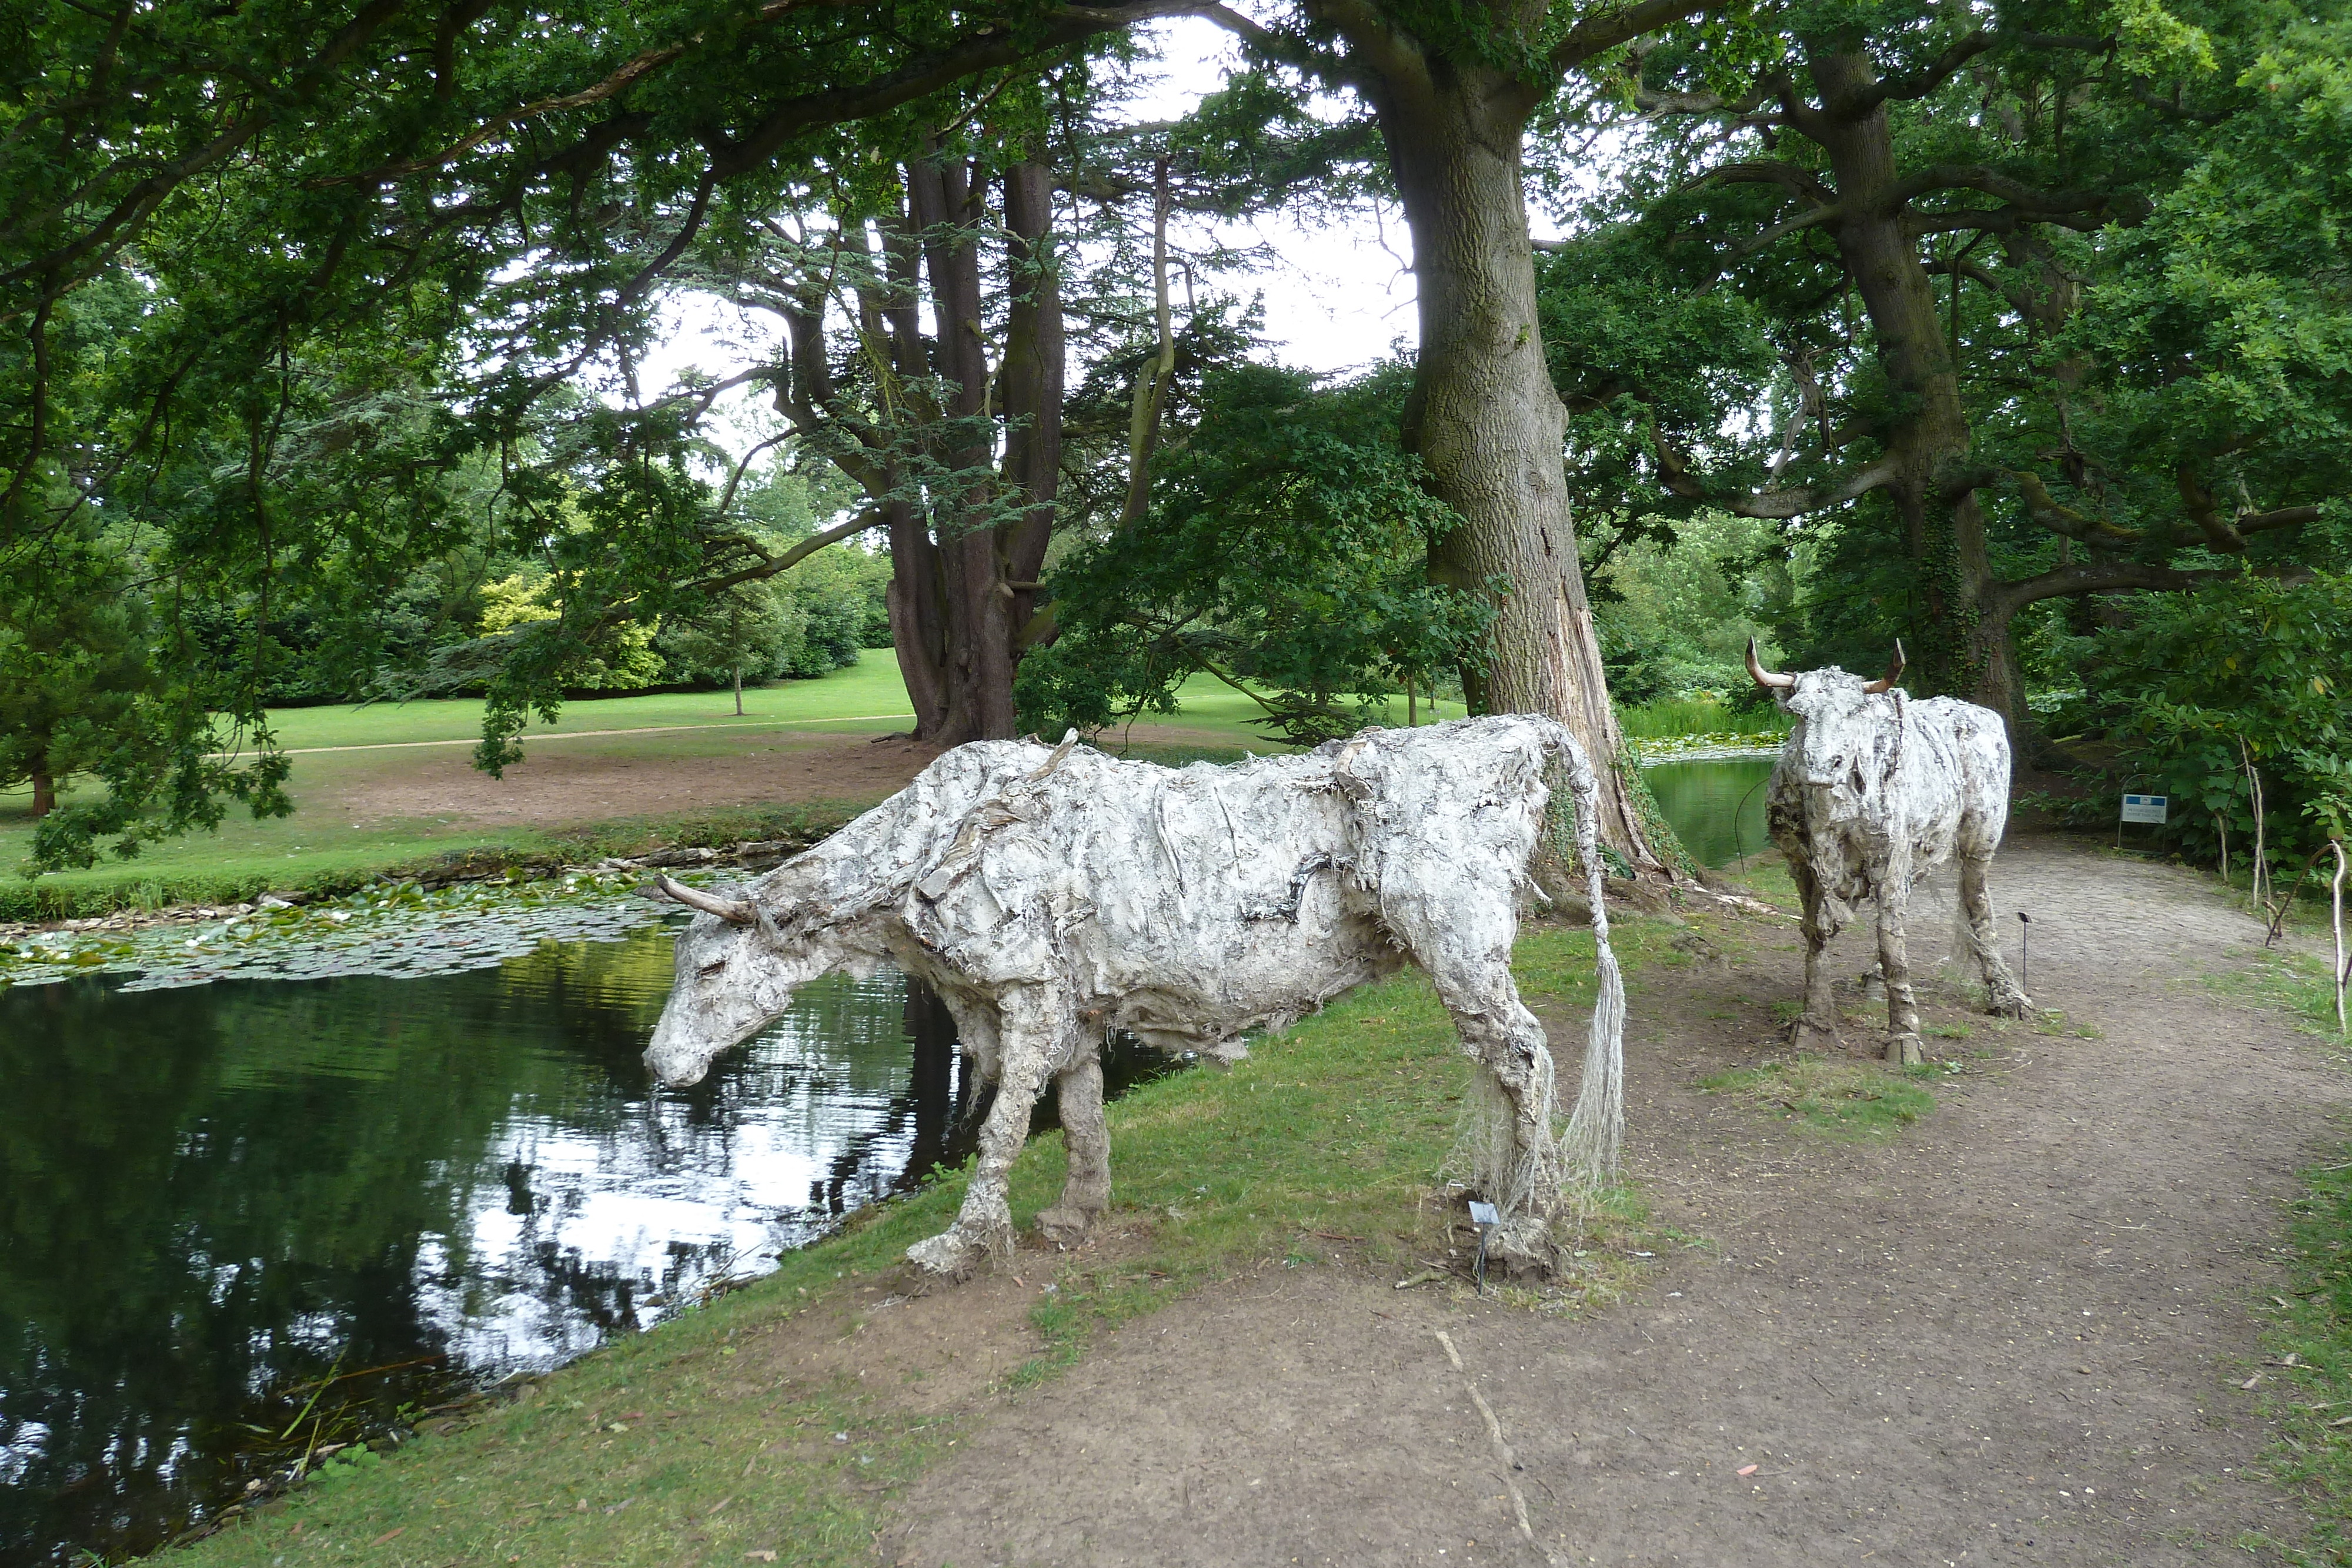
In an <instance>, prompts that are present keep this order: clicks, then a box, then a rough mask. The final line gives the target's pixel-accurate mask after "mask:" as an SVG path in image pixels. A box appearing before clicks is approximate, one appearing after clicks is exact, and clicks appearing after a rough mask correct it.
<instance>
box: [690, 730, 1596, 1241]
mask: <svg viewBox="0 0 2352 1568" xmlns="http://www.w3.org/2000/svg"><path fill="white" fill-rule="evenodd" d="M1554 778H1557V779H1561V780H1563V781H1564V782H1565V783H1566V785H1567V787H1568V790H1569V794H1570V798H1571V800H1572V802H1573V804H1574V808H1575V819H1576V833H1577V841H1578V848H1579V851H1580V861H1581V863H1582V865H1583V867H1584V869H1585V872H1586V874H1587V881H1588V884H1589V888H1590V894H1591V901H1592V908H1593V922H1594V931H1595V936H1596V937H1597V938H1598V946H1599V964H1600V977H1601V1001H1600V1005H1599V1006H1598V1007H1597V1008H1596V1009H1595V1012H1594V1018H1593V1027H1592V1031H1591V1039H1590V1041H1589V1043H1588V1047H1587V1051H1586V1065H1585V1077H1584V1084H1583V1088H1582V1091H1581V1092H1580V1095H1579V1098H1578V1103H1577V1109H1576V1114H1575V1117H1574V1118H1573V1119H1572V1120H1571V1122H1570V1127H1569V1133H1568V1138H1567V1143H1566V1149H1567V1152H1568V1161H1569V1164H1570V1165H1572V1166H1574V1167H1575V1170H1574V1172H1573V1174H1574V1175H1575V1176H1577V1177H1579V1178H1580V1179H1582V1180H1584V1181H1587V1182H1598V1181H1599V1180H1601V1179H1602V1178H1603V1177H1604V1176H1605V1175H1606V1174H1607V1172H1608V1171H1609V1170H1610V1169H1611V1168H1612V1166H1613V1165H1614V1163H1615V1160H1616V1155H1617V1145H1618V1140H1619V1135H1620V1124H1621V1122H1622V1115H1623V1089H1622V1043H1621V1039H1622V1021H1623V1017H1624V988H1623V984H1622V980H1621V979H1620V977H1619V975H1618V969H1617V963H1616V958H1615V956H1614V955H1613V954H1612V952H1611V950H1610V946H1609V938H1608V916H1607V914H1606V912H1605V910H1604V908H1603V905H1602V904H1601V869H1600V859H1599V854H1598V852H1597V849H1596V846H1595V843H1594V832H1595V829H1594V822H1595V821H1596V811H1595V803H1596V799H1597V797H1596V789H1595V780H1594V777H1593V773H1592V768H1591V763H1590V762H1589V761H1588V760H1587V759H1586V758H1585V757H1584V754H1583V752H1582V751H1581V749H1580V748H1579V747H1578V746H1577V743H1576V741H1575V738H1574V737H1572V736H1570V734H1569V732H1568V731H1567V730H1566V729H1564V728H1562V727H1560V726H1559V725H1558V724H1556V723H1554V722H1552V721H1551V720H1549V719H1546V718H1541V717H1535V716H1524V715H1509V716H1495V717H1487V718H1475V719H1460V720H1455V721H1454V722H1452V723H1448V724H1441V725H1431V726H1428V727H1422V728H1414V729H1403V730H1378V729H1374V730H1366V731H1365V732H1363V733H1362V734H1360V735H1358V736H1356V737H1353V738H1351V739H1349V740H1345V741H1333V742H1330V743H1328V744H1327V745H1325V746H1322V747H1318V748H1317V749H1316V750H1315V751H1314V752H1312V753H1309V754H1307V755H1302V756H1291V757H1269V758H1254V759H1252V760H1250V761H1248V762H1244V763H1240V764H1237V765H1234V766H1233V767H1228V768H1216V767H1212V766H1210V765H1208V764H1206V763H1195V764H1194V765H1193V766H1192V767H1190V768H1183V769H1181V771H1180V770H1173V769H1170V768H1159V767H1155V766H1153V765H1151V764H1150V763H1142V762H1127V761H1121V760H1119V759H1118V758H1111V757H1107V756H1104V755H1103V754H1102V753H1100V752H1097V751H1095V750H1093V749H1091V748H1090V747H1082V746H1079V745H1077V744H1076V737H1070V738H1068V739H1066V740H1065V741H1064V742H1063V743H1062V745H1061V746H1060V747H1055V748H1053V749H1052V750H1050V751H1049V750H1048V749H1047V748H1046V747H1044V746H1041V745H1038V744H1036V743H1034V742H1027V741H981V742H976V743H974V744H972V745H970V746H963V747H957V748H956V749H955V750H953V751H950V752H949V753H947V754H946V755H945V756H943V757H941V758H940V759H939V760H938V761H936V762H934V763H932V764H931V766H930V767H929V768H925V769H924V770H923V772H922V774H921V776H920V777H919V778H918V779H916V780H915V781H914V782H913V783H912V784H910V785H908V787H907V788H906V789H903V790H901V791H900V792H899V793H898V794H897V795H894V796H892V797H891V798H890V799H889V800H886V801H884V802H883V803H882V804H881V805H880V806H877V807H876V808H875V809H874V810H871V811H868V812H867V813H866V815H864V816H862V817H860V818H858V819H857V820H856V821H854V822H852V823H850V824H849V825H848V826H847V827H845V828H844V829H842V830H841V831H839V832H838V833H835V835H834V836H833V837H832V838H830V839H827V840H826V841H824V843H822V844H819V845H818V846H816V847H815V848H814V849H813V850H810V851H809V852H807V853H805V854H803V855H800V856H798V857H796V858H795V859H793V860H791V861H789V862H785V863H784V864H783V865H781V866H779V867H777V868H776V869H775V870H774V871H772V872H771V873H768V874H767V875H765V876H763V877H761V878H760V879H759V880H758V881H757V882H754V883H751V886H750V887H749V888H748V889H746V890H744V892H743V894H741V895H740V897H737V898H733V899H722V898H719V897H715V896H710V895H699V896H695V897H694V902H696V903H697V904H699V905H700V906H701V907H702V908H704V909H705V910H706V911H709V912H710V913H706V914H704V915H700V916H699V917H698V918H697V919H696V920H695V921H694V923H693V925H690V926H689V927H688V929H687V930H686V931H685V932H684V933H682V934H681V935H680V936H679V938H678V946H677V985H676V988H674V989H673V990H672V992H671V994H670V998H669V1001H668V1002H667V1005H666V1006H665V1007H664V1009H663V1010H662V1017H661V1021H660V1023H659V1024H658V1025H656V1028H655V1030H654V1038H653V1041H652V1043H651V1044H650V1045H649V1046H648V1047H647V1049H646V1062H647V1064H648V1065H649V1066H651V1067H652V1069H653V1070H654V1071H655V1073H656V1075H657V1076H658V1077H659V1078H661V1079H662V1081H663V1082H668V1083H691V1082H695V1081H696V1080H698V1079H699V1078H700V1077H701V1076H702V1074H703V1072H704V1071H706V1070H707V1068H708V1066H709V1060H710V1058H711V1057H712V1056H713V1055H715V1054H716V1053H717V1052H719V1051H722V1050H725V1049H726V1048H728V1047H729V1046H731V1045H734V1044H736V1043H738V1042H739V1041H740V1040H744V1039H747V1038H748V1037H750V1036H751V1034H753V1033H755V1032H757V1031H758V1030H759V1029H760V1028H761V1027H762V1026H763V1025H764V1024H765V1023H766V1022H767V1021H768V1020H770V1019H772V1018H774V1017H775V1016H776V1015H777V1014H778V1013H780V1012H781V1011H782V1009H783V1008H784V1006H785V1004H786V1003H787V1002H788V1001H789V1000H790V998H791V995H792V992H793V989H794V988H796V987H799V986H802V985H804V984H806V983H807V982H808V981H810V980H813V979H814V978H816V977H818V976H820V975H823V974H825V973H828V972H830V971H832V970H835V969H840V968H849V969H852V970H857V969H864V968H870V967H873V966H875V965H877V964H879V963H882V962H886V961H887V962H890V963H894V964H897V965H898V966H899V967H902V968H904V969H906V970H907V971H908V973H910V974H913V975H916V976H918V977H920V978H922V979H923V980H924V981H926V982H927V983H929V985H930V986H932V987H933V988H935V989H937V990H938V991H939V993H940V996H941V997H942V998H944V999H945V1000H946V1002H947V1004H948V1007H949V1008H950V1010H951V1011H952V1012H953V1013H954V1015H955V1019H956V1023H957V1027H958V1033H959V1035H960V1037H961V1050H963V1051H966V1052H967V1053H968V1054H970V1055H971V1056H972V1057H973V1058H974V1059H975V1061H976V1064H977V1065H978V1067H979V1069H980V1071H981V1072H982V1076H983V1077H986V1078H992V1079H994V1080H995V1081H996V1083H997V1098H996V1103H995V1106H994V1108H993V1109H992V1111H991V1113H990V1114H989V1117H988V1120H987V1122H986V1123H985V1124H983V1126H982V1132H981V1140H980V1142H981V1148H980V1157H979V1161H978V1164H977V1167H976V1169H975V1171H974V1174H973V1177H972V1181H971V1186H970V1188H969V1190H968V1193H967V1196H966V1197H965V1200H964V1205H963V1208H962V1211H961V1213H960V1214H959V1215H958V1217H957V1218H956V1222H955V1225H954V1227H953V1228H950V1230H949V1231H948V1232H947V1233H946V1234H944V1235H942V1236H938V1237H934V1238H932V1239H930V1240H929V1241H925V1242H922V1243H919V1245H917V1246H916V1247H914V1248H912V1249H910V1250H909V1256H910V1257H912V1258H913V1259H914V1260H916V1261H917V1262H918V1263H919V1264H922V1265H923V1266H924V1267H926V1268H929V1269H932V1270H940V1271H955V1270H961V1269H963V1268H965V1267H967V1266H969V1264H970V1263H971V1261H973V1260H975V1259H976V1258H977V1257H978V1256H979V1255H980V1254H981V1253H982V1252H983V1251H989V1250H1001V1249H1004V1248H1006V1247H1008V1246H1009V1245H1010V1244H1011V1241H1012V1218H1011V1214H1010V1211H1009V1209H1008V1208H1007V1207H1006V1203H1005V1196H1004V1189H1005V1176H1006V1172H1007V1171H1008V1170H1009V1168H1010V1167H1011V1165H1012V1162H1013V1156H1014V1155H1016V1154H1017V1153H1018V1152H1019V1150H1020V1147H1021V1145H1022V1142H1023V1140H1024V1138H1025V1137H1026V1135H1027V1132H1028V1124H1029V1113H1030V1110H1031V1107H1032V1106H1033V1105H1034V1103H1035V1101H1036V1098H1037V1096H1038V1095H1039V1094H1040V1093H1042V1092H1044V1090H1045V1082H1046V1080H1047V1079H1048V1077H1054V1078H1057V1079H1058V1080H1059V1082H1060V1085H1061V1110H1062V1121H1063V1126H1064V1130H1065V1134H1066V1139H1067V1142H1068V1145H1069V1150H1070V1175H1069V1181H1068V1185H1067V1186H1066V1187H1065V1189H1064V1191H1063V1194H1062V1199H1061V1201H1060V1202H1059V1203H1058V1204H1057V1205H1055V1207H1053V1208H1051V1209H1048V1210H1047V1211H1046V1212H1045V1214H1044V1215H1042V1216H1040V1221H1039V1222H1040V1224H1041V1226H1043V1227H1044V1228H1045V1229H1046V1231H1047V1232H1048V1233H1049V1234H1051V1235H1055V1236H1056V1237H1058V1238H1063V1239H1067V1238H1071V1237H1074V1236H1076V1235H1077V1234H1081V1233H1083V1232H1084V1230H1085V1229H1086V1228H1087V1226H1088V1225H1089V1224H1090V1223H1091V1221H1092V1219H1093V1218H1094V1217H1095V1216H1096V1215H1097V1214H1098V1213H1100V1212H1101V1210H1102V1209H1103V1208H1104V1207H1106V1205H1107V1204H1108V1200H1109V1180H1110V1177H1109V1149H1108V1137H1107V1134H1105V1132H1104V1128H1103V1121H1102V1111H1101V1103H1102V1078H1101V1064H1100V1054H1099V1053H1100V1051H1101V1047H1102V1043H1103V1039H1104V1036H1105V1035H1106V1033H1107V1032H1108V1031H1109V1030H1129V1031H1130V1032H1131V1033H1133V1034H1134V1035H1135V1036H1136V1037H1137V1038H1139V1040H1143V1041H1144V1042H1145V1043H1147V1044H1150V1045H1153V1046H1156V1047H1158V1048H1160V1050H1163V1051H1200V1052H1202V1053H1204V1054H1207V1055H1211V1056H1216V1057H1222V1058H1226V1059H1231V1058H1234V1057H1237V1056H1239V1055H1241V1054H1242V1053H1243V1051H1244V1044H1243V1037H1244V1035H1246V1034H1248V1033H1250V1032H1251V1031H1253V1030H1280V1029H1283V1028H1285V1027H1286V1026H1287V1025H1289V1024H1290V1023H1291V1022H1293V1021H1295V1020H1296V1019H1298V1018H1300V1017H1301V1016H1303V1015H1305V1014H1307V1013H1308V1012H1312V1011H1314V1010H1315V1009H1318V1008H1320V1007H1321V1006H1322V1005H1323V1003H1324V1002H1325V1001H1327V1000H1328V999H1329V998H1331V997H1333V996H1336V995H1337V994H1339V992H1341V991H1344V990H1346V989H1348V988H1350V987H1352V986H1355V985H1358V984H1360V983H1361V982H1363V981H1365V980H1369V979H1372V978H1375V977H1379V976H1381V975H1384V974H1388V973H1390V972H1391V971H1393V970H1394V969H1396V968H1397V967H1399V966H1401V965H1402V964H1403V963H1405V962H1406V961H1408V960H1410V961H1412V962H1414V963H1418V964H1419V965H1420V966H1421V967H1423V968H1424V969H1426V970H1427V971H1428V972H1429V975H1430V977H1431V978H1432V979H1433V981H1434V982H1435V984H1436V988H1437V992H1438V996H1439V998H1441V999H1442V1000H1443V1001H1444V1005H1445V1007H1446V1009H1447V1011H1448V1012H1450V1013H1451V1014H1452V1015H1453V1017H1454V1023H1455V1025H1456V1027H1457V1028H1458V1030H1460V1033H1461V1036H1462V1043H1463V1047H1464V1049H1465V1051H1467V1052H1468V1053H1469V1054H1470V1055H1472V1056H1473V1057H1475V1058H1476V1059H1477V1061H1479V1062H1480V1064H1481V1065H1482V1066H1483V1067H1484V1068H1485V1069H1486V1073H1487V1074H1488V1075H1489V1077H1490V1079H1491V1082H1492V1085H1493V1088H1494V1089H1495V1090H1496V1092H1499V1094H1500V1095H1501V1097H1502V1098H1503V1100H1504V1101H1506V1102H1507V1104H1508V1107H1509V1116H1508V1121H1509V1124H1510V1126H1509V1136H1508V1137H1507V1139H1497V1140H1496V1143H1495V1147H1494V1150H1493V1152H1492V1154H1491V1155H1490V1156H1488V1157H1486V1158H1484V1159H1482V1160H1481V1161H1480V1162H1479V1163H1480V1165H1481V1166H1482V1168H1481V1169H1480V1170H1479V1172H1478V1185H1479V1186H1481V1187H1482V1188H1484V1189H1485V1191H1486V1194H1487V1195H1488V1196H1489V1197H1491V1198H1492V1199H1493V1200H1494V1201H1495V1202H1496V1204H1497V1206H1498V1207H1505V1208H1506V1209H1507V1211H1508V1212H1509V1213H1510V1214H1511V1215H1512V1216H1513V1217H1514V1225H1513V1227H1512V1228H1511V1233H1512V1238H1513V1239H1517V1240H1518V1241H1519V1242H1520V1243H1522V1245H1521V1246H1519V1247H1518V1248H1517V1250H1519V1251H1521V1252H1523V1253H1525V1254H1526V1255H1528V1257H1529V1259H1530V1260H1539V1259H1540V1252H1539V1249H1538V1246H1537V1245H1536V1243H1537V1240H1538V1237H1539V1234H1540V1232H1542V1230H1543V1229H1544V1228H1545V1227H1546V1226H1547V1225H1548V1223H1549V1218H1550V1217H1551V1215H1552V1213H1553V1211H1554V1210H1555V1208H1556V1207H1557V1206H1558V1204H1559V1197H1560V1191H1561V1187H1562V1185H1563V1182H1564V1180H1565V1179H1566V1178H1567V1177H1568V1176H1570V1174H1571V1173H1570V1171H1569V1170H1568V1169H1567V1168H1565V1167H1564V1166H1563V1163H1562V1162H1563V1155H1562V1145H1561V1143H1560V1141H1559V1139H1557V1138H1556V1137H1555V1136H1554V1134H1553V1131H1552V1107H1553V1086H1552V1061H1551V1056H1550V1053H1549V1050H1548V1049H1547V1047H1546V1044H1545V1040H1544V1034H1543V1030H1542V1027H1541V1026H1540V1025H1539V1024H1538V1023H1537V1021H1536V1019H1535V1017H1534V1015H1533V1014H1531V1013H1529V1012H1528V1009H1526V1008H1525V1007H1523V1006H1522V1005H1521V1004H1520V1001H1519V996H1518V991H1517V987H1515V986H1514V985H1513V984H1512V981H1511V973H1510V956H1511V945H1512V942H1513V940H1514V939H1515V938H1516V937H1517V932H1518V911H1517V899H1518V896H1519V894H1520V893H1521V891H1522V889H1523V888H1526V887H1528V885H1529V884H1528V861H1529V858H1530V856H1531V855H1532V854H1533V852H1535V850H1536V847H1537V844H1538V839H1539V837H1540V835H1541V833H1542V831H1543V825H1544V820H1545V806H1546V803H1547V801H1548V800H1549V795H1550V787H1549V779H1554ZM673 891H674V892H678V893H683V892H684V890H675V889H674V890H673Z"/></svg>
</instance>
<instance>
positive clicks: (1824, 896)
mask: <svg viewBox="0 0 2352 1568" xmlns="http://www.w3.org/2000/svg"><path fill="white" fill-rule="evenodd" d="M1789 874H1790V877H1791V878H1792V879H1793V880H1794V881H1795V883H1796V884H1797V895H1798V896H1799V897H1800V898H1801V899H1803V900H1804V905H1805V913H1804V918H1803V920H1802V922H1801V925H1802V926H1803V929H1804V933H1805V1010H1804V1011H1803V1012H1801V1013H1800V1014H1799V1015H1798V1016H1797V1021H1796V1024H1795V1026H1794V1027H1793V1028H1792V1029H1791V1030H1790V1031H1789V1033H1790V1043H1792V1044H1793V1045H1795V1046H1796V1048H1797V1049H1798V1050H1799V1051H1834V1050H1835V1049H1837V1047H1838V1045H1839V1044H1840V1041H1839V1039H1838V1011H1837V993H1836V992H1835V991H1834V990H1833V989H1832V982H1831V979H1830V967H1829V964H1828V962H1827V959H1826V956H1825V955H1826V952H1827V949H1828V947H1829V945H1830V941H1831V939H1832V937H1834V936H1836V935H1837V934H1838V927H1839V926H1841V925H1843V924H1844V922H1843V921H1842V920H1840V919H1839V918H1838V917H1837V915H1836V914H1835V913H1833V912H1832V909H1831V906H1830V900H1829V894H1828V893H1827V892H1826V891H1825V890H1824V889H1823V888H1822V883H1821V878H1819V877H1818V876H1816V875H1814V874H1813V869H1812V867H1811V865H1809V864H1807V863H1806V862H1804V861H1803V860H1801V859H1800V858H1797V857H1794V856H1791V857H1790V861H1789Z"/></svg>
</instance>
